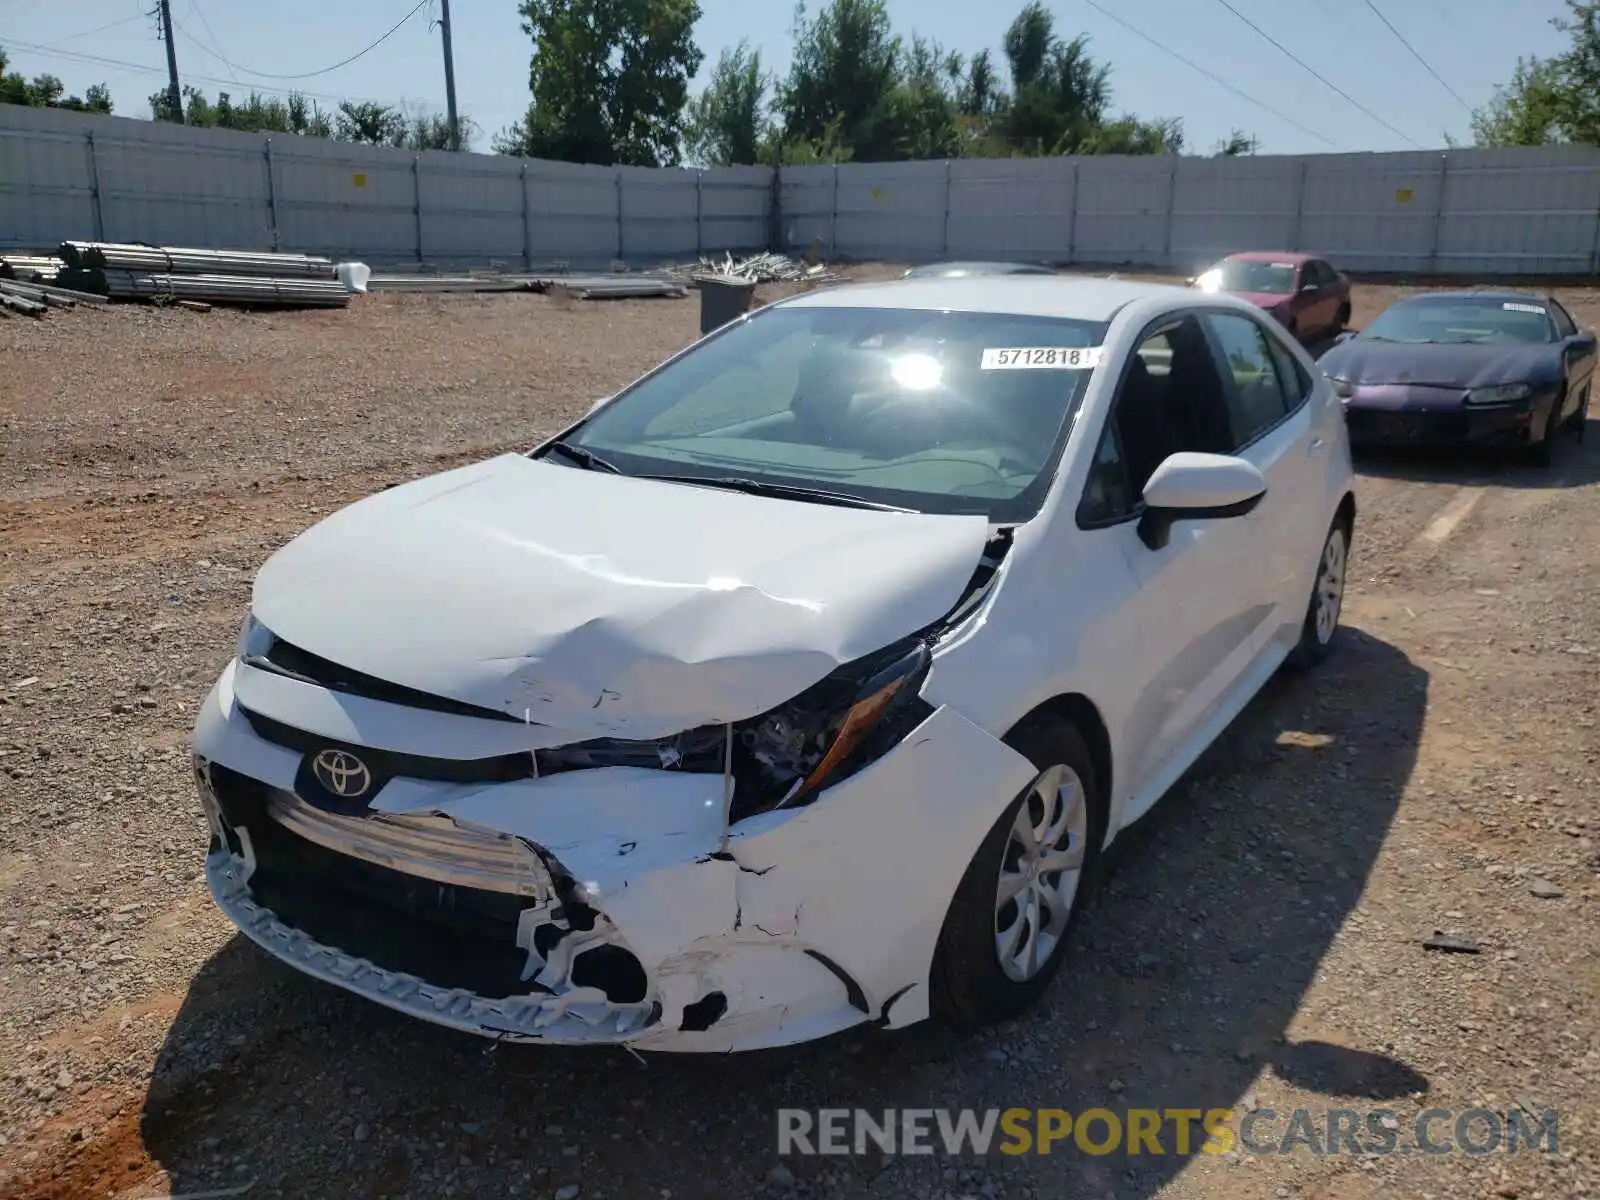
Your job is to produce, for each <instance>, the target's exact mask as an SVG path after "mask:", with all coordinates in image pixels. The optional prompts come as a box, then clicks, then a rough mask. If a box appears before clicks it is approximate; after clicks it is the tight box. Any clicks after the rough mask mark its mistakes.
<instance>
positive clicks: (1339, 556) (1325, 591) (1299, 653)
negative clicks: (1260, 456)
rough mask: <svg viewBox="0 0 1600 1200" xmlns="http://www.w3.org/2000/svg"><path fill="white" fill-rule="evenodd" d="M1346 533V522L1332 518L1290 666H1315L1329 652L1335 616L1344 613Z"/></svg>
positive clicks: (1335, 629)
mask: <svg viewBox="0 0 1600 1200" xmlns="http://www.w3.org/2000/svg"><path fill="white" fill-rule="evenodd" d="M1350 532H1351V530H1350V522H1349V520H1348V519H1347V518H1345V517H1344V516H1342V515H1341V516H1339V517H1336V518H1334V522H1333V525H1332V527H1331V528H1330V529H1329V530H1328V536H1327V537H1326V538H1325V539H1324V540H1323V543H1322V555H1321V557H1320V558H1318V560H1317V575H1316V579H1315V581H1314V582H1313V583H1312V585H1311V599H1310V601H1309V602H1308V603H1307V605H1306V619H1305V624H1304V625H1302V626H1301V627H1300V641H1299V642H1298V643H1296V645H1295V648H1294V649H1293V650H1292V651H1290V653H1289V661H1290V663H1292V664H1293V665H1294V666H1296V667H1299V668H1301V669H1305V668H1308V667H1314V666H1316V665H1317V664H1318V663H1320V662H1323V661H1324V660H1325V659H1326V658H1327V657H1328V655H1329V654H1330V653H1332V651H1333V646H1334V640H1335V638H1336V637H1337V636H1338V633H1339V614H1340V613H1342V612H1343V611H1344V586H1345V579H1346V577H1347V575H1348V574H1349V569H1350Z"/></svg>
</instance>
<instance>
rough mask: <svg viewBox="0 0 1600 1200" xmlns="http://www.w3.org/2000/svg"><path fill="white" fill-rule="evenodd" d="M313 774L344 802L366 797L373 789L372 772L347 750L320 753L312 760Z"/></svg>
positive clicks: (322, 751)
mask: <svg viewBox="0 0 1600 1200" xmlns="http://www.w3.org/2000/svg"><path fill="white" fill-rule="evenodd" d="M311 773H312V774H313V775H315V776H316V777H317V782H318V783H320V784H321V785H322V786H323V787H325V788H327V789H328V791H329V792H331V793H332V794H333V795H335V796H338V797H339V798H340V799H342V800H355V799H357V798H358V797H361V796H365V795H366V794H367V792H368V790H369V789H370V788H371V787H372V772H371V771H369V770H367V764H366V763H364V762H362V761H361V760H360V759H359V758H357V757H356V756H355V755H354V754H351V753H350V752H349V751H347V750H321V751H318V753H317V756H316V758H314V759H312V760H311Z"/></svg>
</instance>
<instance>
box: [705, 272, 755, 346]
mask: <svg viewBox="0 0 1600 1200" xmlns="http://www.w3.org/2000/svg"><path fill="white" fill-rule="evenodd" d="M755 296H756V285H755V284H754V283H752V282H751V281H750V280H748V279H738V278H735V277H734V276H732V275H713V276H709V277H702V278H701V280H700V336H702V337H704V336H705V335H706V334H708V333H710V332H711V331H712V330H713V329H721V328H722V327H723V326H724V325H726V324H727V323H728V322H729V321H732V320H734V319H735V318H736V317H742V316H744V314H745V313H747V312H749V311H750V305H751V304H752V303H754V301H755Z"/></svg>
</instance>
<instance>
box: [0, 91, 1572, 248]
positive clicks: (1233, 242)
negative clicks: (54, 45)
mask: <svg viewBox="0 0 1600 1200" xmlns="http://www.w3.org/2000/svg"><path fill="white" fill-rule="evenodd" d="M774 236H776V240H777V242H778V248H780V249H791V250H796V251H798V250H804V249H808V248H809V247H811V246H812V245H813V244H814V243H816V242H820V243H821V246H822V251H823V254H824V255H825V256H827V257H830V258H835V259H839V258H844V259H885V260H889V261H906V262H918V261H927V260H932V259H939V258H1016V259H1033V260H1038V261H1046V262H1056V263H1083V264H1101V265H1108V266H1109V265H1144V266H1154V267H1171V268H1173V269H1176V270H1181V271H1187V270H1191V269H1193V268H1195V267H1198V266H1200V265H1202V264H1204V263H1206V262H1209V261H1211V260H1213V259H1215V258H1217V257H1219V256H1220V255H1222V254H1226V253H1228V252H1230V251H1234V250H1242V249H1251V248H1258V249H1286V250H1312V251H1316V252H1319V253H1321V254H1325V255H1327V256H1328V257H1329V258H1331V259H1332V260H1333V261H1334V262H1336V263H1338V264H1339V265H1340V266H1343V267H1346V268H1348V269H1351V270H1369V271H1403V272H1414V273H1429V272H1433V273H1455V272H1469V273H1473V274H1492V273H1513V272H1514V273H1530V274H1533V273H1540V274H1542V273H1551V274H1554V273H1567V274H1572V273H1594V272H1596V271H1600V149H1595V148H1589V147H1578V146H1558V147H1548V148H1542V149H1526V150H1452V151H1449V152H1448V153H1440V152H1416V153H1402V154H1339V155H1306V156H1303V157H1300V156H1254V157H1242V158H1154V157H1143V158H1120V157H1092V158H1054V159H1037V158H1035V159H1025V158H1016V159H958V160H955V161H952V162H916V163H881V164H875V163H851V164H846V165H843V166H839V167H833V166H818V167H784V168H782V169H781V170H780V171H779V172H778V178H777V181H776V186H775V185H774V179H773V172H772V171H771V170H768V169H766V168H761V167H727V168H716V169H712V170H705V171H699V170H680V169H673V170H660V171H657V170H648V169H644V168H637V167H620V168H619V167H590V166H578V165H574V164H571V163H556V162H542V161H534V160H521V159H514V158H502V157H498V156H494V155H477V154H468V155H459V154H446V153H442V152H428V153H424V154H411V153H409V152H406V151H399V150H387V149H377V148H371V147H361V146H350V145H346V144H343V143H335V142H326V141H319V140H316V139H311V138H297V137H291V136H287V135H280V134H273V135H271V136H264V135H259V134H243V133H234V132H230V131H226V130H208V129H187V128H183V127H180V126H173V125H163V124H156V123H153V122H149V121H132V120H126V119H123V118H119V117H90V116H85V115H82V114H78V113H66V112H56V111H51V110H41V109H28V108H19V107H15V106H9V105H0V248H12V249H20V248H48V247H51V246H53V245H54V244H55V243H57V242H60V241H62V240H64V239H66V238H96V239H105V240H112V241H144V242H156V243H161V242H165V243H168V244H178V243H181V244H187V245H197V246H236V247H248V248H260V249H279V248H281V249H285V250H299V251H304V252H306V253H314V254H327V255H329V256H332V257H356V258H361V259H365V260H366V261H369V262H372V263H374V264H392V263H415V262H423V263H431V264H437V265H440V266H472V265H483V264H486V263H489V262H494V261H498V262H505V263H507V264H510V265H518V264H520V265H525V266H532V265H536V264H541V263H550V262H552V261H567V262H570V263H572V264H573V265H575V266H579V265H583V266H594V265H599V264H603V263H604V262H607V261H609V260H611V259H625V260H629V261H632V262H659V261H663V260H667V259H679V260H681V259H685V258H692V257H694V256H695V255H696V254H698V253H701V252H708V251H722V250H748V249H756V248H764V247H767V246H768V245H770V244H771V242H772V240H773V238H774Z"/></svg>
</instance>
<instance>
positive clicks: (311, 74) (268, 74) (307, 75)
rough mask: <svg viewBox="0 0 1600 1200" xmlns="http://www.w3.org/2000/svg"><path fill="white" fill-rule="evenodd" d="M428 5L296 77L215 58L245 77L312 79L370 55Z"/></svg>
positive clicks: (422, 2) (423, 2) (421, 2)
mask: <svg viewBox="0 0 1600 1200" xmlns="http://www.w3.org/2000/svg"><path fill="white" fill-rule="evenodd" d="M428 4H429V0H419V2H418V4H417V5H416V7H414V8H413V9H412V10H411V11H410V12H408V13H406V15H405V16H403V17H401V18H400V19H399V20H398V21H396V22H395V23H394V24H393V25H391V26H390V27H389V28H388V30H387V31H386V32H385V33H384V34H383V35H382V36H381V37H379V38H378V40H377V41H375V42H372V43H371V44H369V45H367V46H364V47H363V48H362V49H360V50H357V51H356V52H355V53H354V54H352V55H351V56H350V57H349V58H342V59H340V60H339V61H338V62H336V63H334V64H333V65H332V66H331V67H323V68H322V69H321V70H318V71H303V72H301V73H300V74H298V75H279V74H275V73H273V72H272V71H257V70H256V69H255V68H253V67H246V66H241V65H240V64H239V63H236V62H229V61H228V60H227V59H225V58H223V57H222V55H221V54H218V55H216V58H217V61H218V62H220V63H222V64H223V65H224V66H226V67H227V68H228V69H229V70H232V71H243V72H244V73H245V74H246V75H255V76H258V77H260V78H262V79H314V78H316V77H317V76H318V75H327V74H330V73H332V72H334V71H337V70H338V69H339V68H340V67H348V66H349V65H350V64H351V63H353V62H355V61H356V59H358V58H361V57H362V56H363V55H366V54H370V53H371V52H372V51H374V50H376V49H377V48H378V47H379V46H381V45H383V43H384V42H386V41H388V40H389V39H390V38H391V37H393V36H394V35H395V34H396V33H398V32H399V31H400V27H401V26H402V25H404V24H405V23H406V22H407V21H409V20H411V18H412V17H414V16H416V15H417V14H418V13H419V12H421V11H422V10H423V9H424V8H426V7H427V6H428ZM195 11H196V12H199V11H200V10H199V9H198V8H197V9H195ZM200 20H201V21H202V22H204V21H205V17H204V16H202V17H201V18H200Z"/></svg>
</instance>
